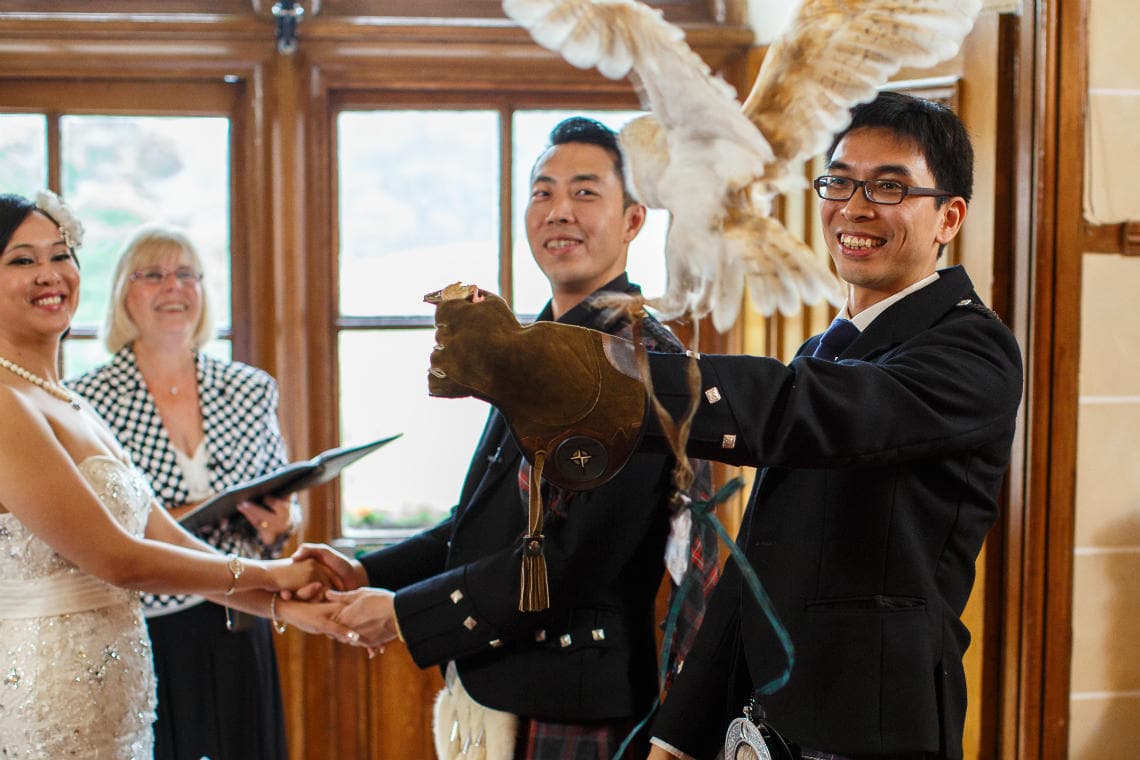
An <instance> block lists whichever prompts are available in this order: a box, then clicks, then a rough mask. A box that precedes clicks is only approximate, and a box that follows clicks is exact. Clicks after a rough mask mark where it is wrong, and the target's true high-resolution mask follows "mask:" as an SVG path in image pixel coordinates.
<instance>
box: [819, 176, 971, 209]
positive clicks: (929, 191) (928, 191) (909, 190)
mask: <svg viewBox="0 0 1140 760" xmlns="http://www.w3.org/2000/svg"><path fill="white" fill-rule="evenodd" d="M830 179H841V180H843V181H844V182H850V183H851V192H850V193H848V195H847V196H846V197H844V198H828V197H826V196H825V195H824V194H823V188H824V186H825V185H826V184H827V180H830ZM878 182H890V183H892V184H895V185H898V186H899V187H901V188H902V196H901V197H900V198H899V199H898V200H897V201H877V200H875V199H874V198H872V197H871V190H870V187H871V186H872V185H874V184H875V183H878ZM811 184H812V187H814V188H815V194H816V195H818V196H819V197H820V198H822V199H823V200H825V201H840V202H842V201H849V200H851V199H852V198H853V197H855V193H856V191H857V190H859V188H860V187H862V188H863V197H864V198H866V199H867V200H868V201H870V202H871V203H877V204H878V205H880V206H897V205H899V204H900V203H902V202H903V201H905V200H906V199H907V196H910V195H915V196H921V197H926V198H951V197H953V195H954V194H953V193H948V192H946V191H945V190H939V189H938V188H935V187H913V186H911V185H908V184H906V183H905V182H899V181H898V180H897V179H852V178H851V177H840V176H839V175H836V174H821V175H820V176H818V177H816V178H815V179H814V180H812V183H811Z"/></svg>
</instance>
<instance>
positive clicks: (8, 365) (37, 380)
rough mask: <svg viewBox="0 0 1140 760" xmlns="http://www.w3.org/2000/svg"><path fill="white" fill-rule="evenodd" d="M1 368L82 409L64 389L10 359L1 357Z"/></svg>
mask: <svg viewBox="0 0 1140 760" xmlns="http://www.w3.org/2000/svg"><path fill="white" fill-rule="evenodd" d="M0 367H3V368H4V369H6V370H8V371H9V372H11V373H12V374H14V375H16V376H17V377H22V378H24V379H25V380H27V381H28V382H29V383H31V384H32V385H38V386H39V387H41V388H43V389H44V390H45V391H47V392H48V393H50V394H51V395H53V396H55V397H56V398H57V399H59V400H60V401H66V402H67V403H69V404H71V405H72V407H74V408H75V409H77V410H78V409H79V408H80V406H79V402H78V401H76V400H75V399H74V398H73V397H72V395H71V394H70V393H68V392H67V391H65V390H64V389H63V388H61V387H59V386H58V385H56V384H55V383H53V382H52V381H50V380H48V379H46V378H43V377H40V376H39V375H37V374H35V373H34V372H29V371H28V370H26V369H24V368H23V367H21V366H20V365H19V364H16V362H14V361H11V360H9V359H5V358H4V357H3V356H0Z"/></svg>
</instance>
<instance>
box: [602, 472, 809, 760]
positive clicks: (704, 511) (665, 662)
mask: <svg viewBox="0 0 1140 760" xmlns="http://www.w3.org/2000/svg"><path fill="white" fill-rule="evenodd" d="M743 486H744V480H743V479H742V478H739V477H737V478H733V479H732V480H730V481H728V482H727V483H725V484H724V486H723V487H722V488H721V489H720V490H719V491H717V492H716V493H715V494H714V495H713V496H712V498H710V499H708V500H707V501H694V502H693V503H692V504H690V505H689V511H690V512H691V513H692V515H693V518H694V519H696V520H697V521H698V522H703V523H704V524H705V525H711V526H712V527H713V529H714V530H715V531H716V533H717V535H718V536H719V537H720V540H721V541H723V542H724V545H725V546H726V547H728V552H729V555H730V556H731V557H732V559H733V560H735V561H736V565H737V567H739V568H740V574H741V575H742V576H743V577H744V581H745V582H746V583H747V584H748V588H749V590H750V591H751V592H752V597H753V598H754V599H755V600H756V603H757V604H758V605H760V609H761V610H763V612H764V616H765V617H766V618H768V623H769V624H770V625H771V626H772V630H773V631H775V633H776V638H777V639H779V640H780V645H781V646H783V648H784V656H785V658H786V659H787V665H786V666H785V667H784V671H783V672H782V673H780V674H779V675H778V676H776V677H775V678H773V679H772V680H771V681H769V682H768V683H766V684H764V685H763V686H761V687H760V688H758V689H756V692H755V693H757V694H760V695H762V696H768V695H769V694H775V693H776V692H777V691H779V690H780V689H782V688H783V687H784V685H785V684H786V683H787V682H788V680H789V679H790V678H791V677H792V667H793V666H794V665H795V661H796V652H795V647H794V646H792V637H791V636H789V635H788V630H787V629H786V628H784V624H783V623H781V622H780V618H779V617H778V616H777V615H776V610H775V608H774V607H773V605H772V600H771V598H770V597H769V596H768V592H766V591H765V590H764V584H762V583H761V582H760V578H758V577H757V576H756V571H755V570H753V569H752V564H751V563H750V562H749V561H748V557H746V556H745V555H744V552H743V551H741V549H740V547H739V546H737V545H736V542H735V541H733V540H732V537H731V536H729V535H728V531H727V530H725V528H724V526H723V525H721V522H720V520H718V519H716V515H715V514H713V510H714V509H715V508H716V506H717V505H718V504H722V503H723V502H725V501H728V498H729V497H730V496H732V495H733V494H734V493H736V492H737V491H739V490H740V489H741V488H742V487H743ZM692 582H693V575H692V573H685V577H684V578H683V579H682V580H681V585H680V586H678V587H677V591H676V592H675V593H674V594H673V602H672V603H671V604H670V605H669V614H668V615H666V616H665V631H664V634H663V635H662V639H661V657H660V663H659V666H658V674H657V677H658V680H659V682H660V683H661V684H662V685H664V683H665V678H666V676H667V675H668V672H669V656H668V655H669V652H670V651H671V650H672V648H673V637H674V636H675V635H676V630H677V618H679V617H680V614H681V607H682V605H683V604H684V600H685V595H686V594H687V593H688V590H689V586H690V585H691V584H692ZM660 705H661V695H660V693H658V696H657V698H656V699H654V700H653V706H652V707H650V708H649V713H648V714H647V715H646V716H645V717H644V718H642V719H641V721H639V722H638V724H637V725H636V726H634V727H633V729H632V730H631V731H630V732H629V735H628V736H626V737H625V740H624V741H623V742H622V743H621V746H620V747H618V751H617V754H615V755H614V760H621V758H622V756H623V755H624V754H625V751H626V750H627V749H629V746H630V744H632V743H633V740H634V737H636V736H637V735H638V734H639V733H640V732H641V730H642V729H643V728H645V726H646V724H648V723H649V719H650V718H652V717H653V714H654V713H655V712H657V708H658V707H659V706H660Z"/></svg>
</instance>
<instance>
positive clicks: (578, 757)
mask: <svg viewBox="0 0 1140 760" xmlns="http://www.w3.org/2000/svg"><path fill="white" fill-rule="evenodd" d="M633 727H634V721H633V720H631V719H629V718H623V719H621V720H608V721H607V720H602V721H593V722H589V723H553V722H547V721H540V720H533V719H531V718H523V717H521V716H520V718H519V740H518V743H517V744H516V745H515V760H611V759H612V758H613V756H614V755H616V754H617V751H618V748H619V747H620V746H621V743H622V742H623V741H625V738H626V736H628V735H629V732H630V731H631V730H633ZM648 753H649V736H648V734H647V732H646V730H645V727H644V726H643V727H642V730H641V731H640V732H639V734H638V736H637V739H636V740H635V741H634V742H632V743H631V744H630V746H629V748H628V749H627V750H626V752H625V753H624V757H625V758H627V759H632V758H643V757H645V756H646V755H647V754H648Z"/></svg>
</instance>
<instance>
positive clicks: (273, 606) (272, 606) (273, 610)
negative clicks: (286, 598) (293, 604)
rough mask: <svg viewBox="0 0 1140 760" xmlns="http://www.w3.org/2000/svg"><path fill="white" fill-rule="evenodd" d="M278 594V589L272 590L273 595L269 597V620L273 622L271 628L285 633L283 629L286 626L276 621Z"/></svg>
mask: <svg viewBox="0 0 1140 760" xmlns="http://www.w3.org/2000/svg"><path fill="white" fill-rule="evenodd" d="M280 594H281V592H280V591H274V592H273V596H272V597H271V598H270V599H269V622H271V623H272V624H273V630H275V631H277V632H278V633H285V629H286V628H287V627H288V626H286V625H285V624H284V623H279V622H277V597H278V595H280Z"/></svg>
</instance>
